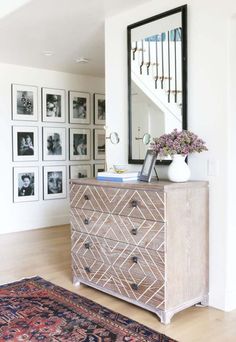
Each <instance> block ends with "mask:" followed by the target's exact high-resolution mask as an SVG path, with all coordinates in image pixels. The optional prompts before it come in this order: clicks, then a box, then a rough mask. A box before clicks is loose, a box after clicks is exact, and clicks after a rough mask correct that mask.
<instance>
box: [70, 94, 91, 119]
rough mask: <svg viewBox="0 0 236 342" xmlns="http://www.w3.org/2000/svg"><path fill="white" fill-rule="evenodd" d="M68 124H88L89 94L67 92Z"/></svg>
mask: <svg viewBox="0 0 236 342" xmlns="http://www.w3.org/2000/svg"><path fill="white" fill-rule="evenodd" d="M69 122H70V123H75V124H89V123H90V94H89V93H83V92H78V91H69Z"/></svg>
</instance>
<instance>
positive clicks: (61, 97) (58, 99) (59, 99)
mask: <svg viewBox="0 0 236 342" xmlns="http://www.w3.org/2000/svg"><path fill="white" fill-rule="evenodd" d="M42 116H43V117H42V119H43V121H46V122H65V121H66V107H65V90H63V89H50V88H42Z"/></svg>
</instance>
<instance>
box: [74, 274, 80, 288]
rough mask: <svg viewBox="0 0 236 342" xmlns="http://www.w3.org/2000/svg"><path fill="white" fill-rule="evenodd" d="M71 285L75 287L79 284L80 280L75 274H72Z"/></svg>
mask: <svg viewBox="0 0 236 342" xmlns="http://www.w3.org/2000/svg"><path fill="white" fill-rule="evenodd" d="M73 285H74V286H76V287H79V286H80V281H79V279H78V278H77V277H76V276H73Z"/></svg>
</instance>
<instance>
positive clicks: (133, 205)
mask: <svg viewBox="0 0 236 342" xmlns="http://www.w3.org/2000/svg"><path fill="white" fill-rule="evenodd" d="M131 205H132V207H133V208H137V206H138V201H136V200H133V201H132V202H131Z"/></svg>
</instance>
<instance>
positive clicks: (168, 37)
mask: <svg viewBox="0 0 236 342" xmlns="http://www.w3.org/2000/svg"><path fill="white" fill-rule="evenodd" d="M128 49H129V50H128V57H129V59H128V80H129V84H128V86H129V163H142V161H143V159H144V157H145V155H146V151H147V149H148V148H149V143H150V142H151V140H152V139H153V138H155V137H159V136H160V135H162V134H164V133H169V132H171V131H172V130H173V129H174V128H177V129H178V130H181V129H186V128H187V114H186V109H187V108H186V107H187V106H186V104H187V99H186V78H187V61H186V6H182V7H179V8H176V9H174V10H171V11H168V12H166V13H163V14H160V15H157V16H155V17H152V18H149V19H146V20H144V21H141V22H138V23H136V24H133V25H130V26H129V27H128ZM162 163H163V162H162ZM166 163H168V161H166Z"/></svg>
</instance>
